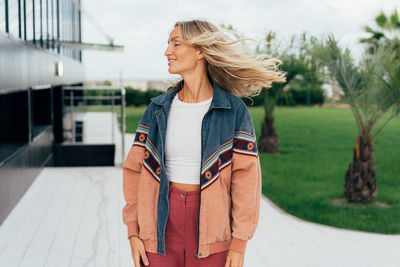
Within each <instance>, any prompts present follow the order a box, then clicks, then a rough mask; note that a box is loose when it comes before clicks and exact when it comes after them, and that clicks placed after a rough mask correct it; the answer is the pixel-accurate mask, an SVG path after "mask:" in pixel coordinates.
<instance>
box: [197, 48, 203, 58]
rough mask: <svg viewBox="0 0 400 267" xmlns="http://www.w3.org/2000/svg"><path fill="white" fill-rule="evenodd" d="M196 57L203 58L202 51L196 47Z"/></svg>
mask: <svg viewBox="0 0 400 267" xmlns="http://www.w3.org/2000/svg"><path fill="white" fill-rule="evenodd" d="M196 53H197V58H198V59H203V58H204V52H203V51H202V50H201V49H197V51H196Z"/></svg>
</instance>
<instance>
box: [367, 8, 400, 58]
mask: <svg viewBox="0 0 400 267" xmlns="http://www.w3.org/2000/svg"><path fill="white" fill-rule="evenodd" d="M375 23H376V27H375V28H377V29H376V30H374V29H373V28H371V27H369V26H365V27H364V30H365V31H366V32H367V33H368V34H369V35H370V36H369V37H368V38H362V39H360V42H361V43H364V44H367V47H368V52H369V53H371V54H372V53H373V52H374V50H375V49H376V47H377V46H380V45H388V42H387V41H388V40H390V41H393V42H389V43H391V44H392V49H393V50H395V51H397V57H398V58H399V57H400V40H399V33H400V17H399V14H398V12H397V10H396V9H395V10H394V11H393V13H392V14H388V15H386V14H385V13H384V12H382V11H381V12H380V13H379V14H378V15H377V16H376V17H375Z"/></svg>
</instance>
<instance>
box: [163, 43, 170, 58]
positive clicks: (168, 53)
mask: <svg viewBox="0 0 400 267" xmlns="http://www.w3.org/2000/svg"><path fill="white" fill-rule="evenodd" d="M164 55H165V56H166V57H168V56H169V55H171V49H170V47H169V45H168V47H167V49H165V52H164Z"/></svg>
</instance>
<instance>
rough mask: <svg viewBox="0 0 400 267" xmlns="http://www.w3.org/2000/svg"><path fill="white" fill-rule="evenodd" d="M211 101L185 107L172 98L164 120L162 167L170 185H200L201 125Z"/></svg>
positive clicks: (184, 104)
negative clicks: (163, 156) (163, 158)
mask: <svg viewBox="0 0 400 267" xmlns="http://www.w3.org/2000/svg"><path fill="white" fill-rule="evenodd" d="M211 100H212V97H211V98H209V99H207V100H205V101H203V102H198V103H186V102H183V101H181V100H179V98H178V94H176V95H175V97H174V99H173V101H172V103H171V108H170V111H169V114H168V119H167V131H166V135H165V167H166V172H167V176H168V179H169V181H172V182H175V183H184V184H200V164H201V139H200V137H201V123H202V120H203V117H204V114H205V113H206V112H207V110H208V108H209V107H210V104H211Z"/></svg>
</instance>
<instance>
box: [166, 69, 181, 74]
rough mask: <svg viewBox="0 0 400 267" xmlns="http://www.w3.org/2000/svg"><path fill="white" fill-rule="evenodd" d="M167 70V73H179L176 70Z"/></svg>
mask: <svg viewBox="0 0 400 267" xmlns="http://www.w3.org/2000/svg"><path fill="white" fill-rule="evenodd" d="M168 72H169V73H171V74H180V71H176V70H173V69H172V70H171V69H168Z"/></svg>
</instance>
